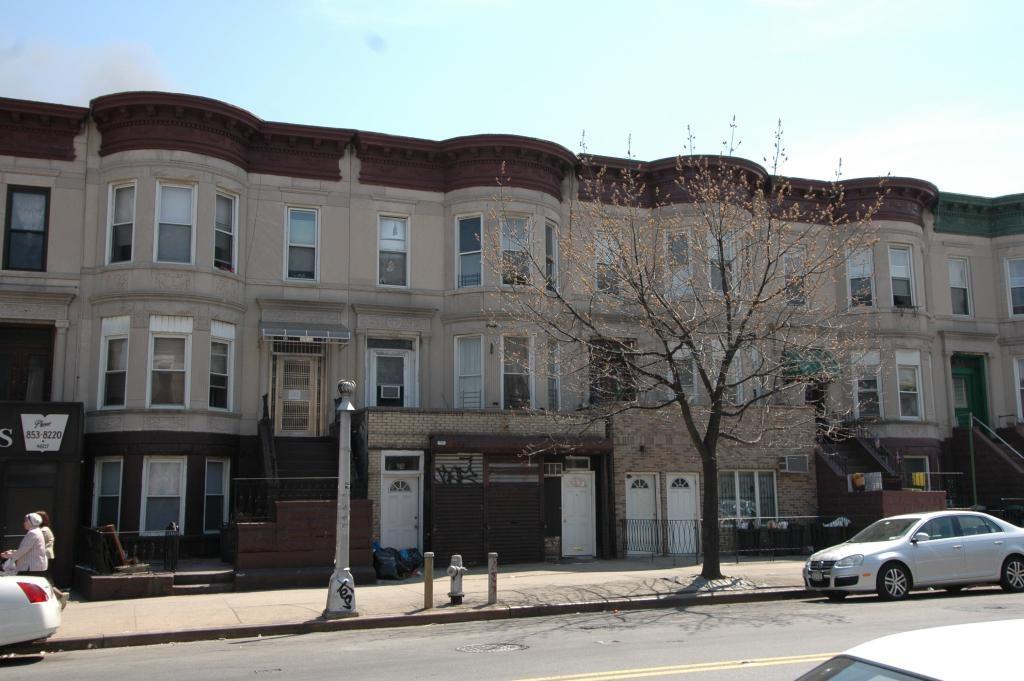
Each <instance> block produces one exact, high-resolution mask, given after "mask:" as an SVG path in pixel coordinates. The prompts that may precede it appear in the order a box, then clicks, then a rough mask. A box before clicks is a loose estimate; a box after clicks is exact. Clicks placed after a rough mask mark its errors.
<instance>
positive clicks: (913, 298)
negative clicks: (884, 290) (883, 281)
mask: <svg viewBox="0 0 1024 681" xmlns="http://www.w3.org/2000/svg"><path fill="white" fill-rule="evenodd" d="M899 252H902V253H906V254H907V269H908V270H909V272H907V274H908V276H907V277H899V279H904V278H906V279H908V280H909V283H910V307H909V308H908V307H905V306H902V305H896V287H895V286H894V285H893V284H894V282H895V280H896V279H897V277H896V276H895V275H894V273H893V272H894V266H893V260H892V256H893V253H899ZM888 253H889V289H890V290H889V293H890V294H892V299H891V300H890V301H889V302H890V303H891V304H892V307H893V309H903V310H907V309H910V310H912V309H914V308H916V307H917V291H916V290H915V289H916V288H917V287H916V286H914V249H913V248H911V247H910V246H909V245H907V244H889V247H888Z"/></svg>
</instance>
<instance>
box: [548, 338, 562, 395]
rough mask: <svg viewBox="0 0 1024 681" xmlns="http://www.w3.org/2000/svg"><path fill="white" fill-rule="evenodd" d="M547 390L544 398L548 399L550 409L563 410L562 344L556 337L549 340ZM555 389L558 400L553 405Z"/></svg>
mask: <svg viewBox="0 0 1024 681" xmlns="http://www.w3.org/2000/svg"><path fill="white" fill-rule="evenodd" d="M547 361H548V371H547V381H546V386H545V387H546V388H547V392H546V394H545V395H544V399H545V400H547V408H548V411H561V409H562V346H561V344H560V343H559V342H558V341H557V340H556V339H554V338H549V339H548V340H547ZM552 391H554V394H555V400H556V401H557V402H558V403H557V404H555V405H554V406H552V405H551V393H552Z"/></svg>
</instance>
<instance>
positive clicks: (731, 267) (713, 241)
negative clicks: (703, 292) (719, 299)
mask: <svg viewBox="0 0 1024 681" xmlns="http://www.w3.org/2000/svg"><path fill="white" fill-rule="evenodd" d="M719 242H721V245H722V257H724V258H725V260H726V262H727V263H728V267H727V268H726V273H725V276H724V277H723V278H722V286H721V287H715V276H716V275H717V274H719V270H720V269H721V267H720V264H719V263H720V261H719V260H718V245H719ZM707 248H708V260H707V263H708V287H709V289H710V290H711V293H713V294H715V295H719V296H724V295H725V289H726V287H728V289H729V291H732V290H733V289H735V288H736V284H737V283H738V282H737V276H738V272H737V270H738V268H737V266H736V264H737V263H736V261H737V260H738V259H739V255H738V253H737V249H736V243H735V237H731V236H729V235H723V236H722V238H721V239H719V238H718V237H717V236H715V235H714V234H708V246H707Z"/></svg>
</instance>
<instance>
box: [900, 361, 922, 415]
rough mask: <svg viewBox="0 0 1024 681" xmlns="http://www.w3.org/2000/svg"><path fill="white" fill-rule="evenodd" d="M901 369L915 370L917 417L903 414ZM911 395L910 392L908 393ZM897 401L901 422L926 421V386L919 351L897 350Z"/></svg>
mask: <svg viewBox="0 0 1024 681" xmlns="http://www.w3.org/2000/svg"><path fill="white" fill-rule="evenodd" d="M900 369H913V370H914V376H915V378H914V380H915V382H916V386H915V387H916V388H917V390H916V392H915V393H914V394H916V395H917V411H918V415H917V416H906V415H904V414H903V399H902V396H903V394H904V391H902V390H900ZM907 394H910V391H907ZM896 401H897V402H898V404H899V410H900V421H924V386H923V385H922V372H921V353H920V351H918V350H897V351H896Z"/></svg>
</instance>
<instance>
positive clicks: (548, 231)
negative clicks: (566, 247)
mask: <svg viewBox="0 0 1024 681" xmlns="http://www.w3.org/2000/svg"><path fill="white" fill-rule="evenodd" d="M549 235H550V237H551V241H550V246H551V248H550V250H549V249H548V245H549V242H548V236H549ZM558 239H559V233H558V223H557V222H555V221H554V220H552V219H551V218H547V219H545V220H544V279H545V283H544V290H546V291H550V292H551V293H556V292H558V290H559V284H558V275H559V267H558V255H559V251H558V247H559V243H558Z"/></svg>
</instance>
